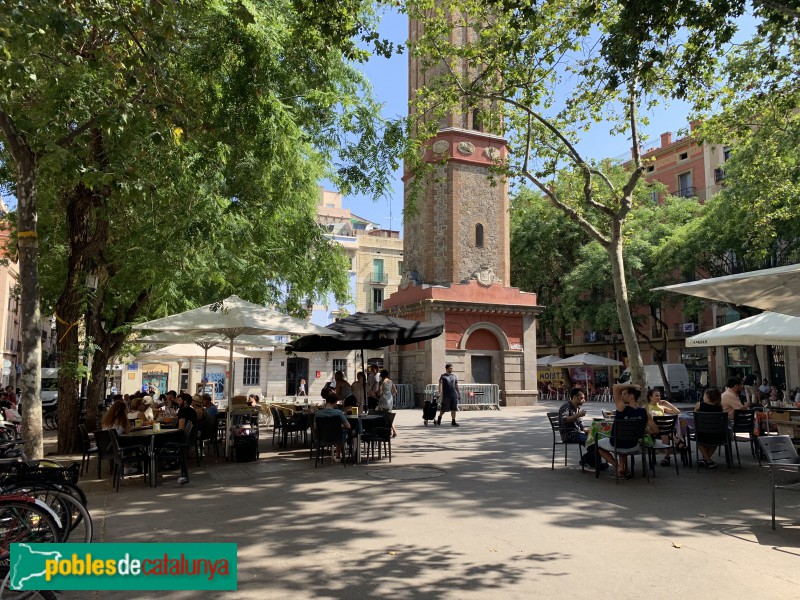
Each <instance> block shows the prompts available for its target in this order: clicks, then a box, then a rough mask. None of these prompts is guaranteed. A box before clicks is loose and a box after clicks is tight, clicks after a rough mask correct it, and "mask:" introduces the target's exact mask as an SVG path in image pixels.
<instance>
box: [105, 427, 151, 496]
mask: <svg viewBox="0 0 800 600" xmlns="http://www.w3.org/2000/svg"><path fill="white" fill-rule="evenodd" d="M108 432H109V433H110V434H111V448H112V453H113V460H114V479H113V484H114V488H115V489H116V491H117V492H119V484H120V481H121V480H122V478H123V477H124V476H125V466H126V465H139V469H140V470H141V471H142V473H144V474H145V481H147V471H148V464H149V463H150V456H149V454H148V448H147V446H145V445H144V444H138V443H136V444H134V443H128V442H127V440H126V443H125V444H120V440H119V435H117V431H116V429H109V430H108Z"/></svg>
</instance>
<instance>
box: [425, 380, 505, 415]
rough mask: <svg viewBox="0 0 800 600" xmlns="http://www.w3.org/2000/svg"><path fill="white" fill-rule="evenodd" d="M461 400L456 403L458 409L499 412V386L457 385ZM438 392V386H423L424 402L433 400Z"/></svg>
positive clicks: (432, 384)
mask: <svg viewBox="0 0 800 600" xmlns="http://www.w3.org/2000/svg"><path fill="white" fill-rule="evenodd" d="M458 389H459V390H461V399H460V400H459V401H458V405H459V407H460V408H462V409H465V408H479V409H481V410H483V409H487V408H493V409H495V410H500V386H499V385H496V384H488V383H459V384H458ZM438 391H439V386H438V384H435V383H430V384H428V385H426V386H425V400H433V397H434V395H435V394H436V393H437V392H438Z"/></svg>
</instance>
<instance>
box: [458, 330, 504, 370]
mask: <svg viewBox="0 0 800 600" xmlns="http://www.w3.org/2000/svg"><path fill="white" fill-rule="evenodd" d="M464 349H465V350H468V351H469V352H468V354H469V356H470V372H471V373H470V374H471V375H472V381H473V382H474V383H495V382H494V379H495V378H494V377H493V375H492V374H493V372H494V366H495V365H494V364H493V359H495V360H496V359H497V358H498V357H499V352H500V351H501V350H502V349H503V345H502V343H501V342H500V340H499V339H497V336H496V335H495V334H494V332H492V331H490V330H489V329H486V328H479V329H475V330H473V331H472V332H471V333H470V334H469V337H468V338H467V342H466V344H465V345H464Z"/></svg>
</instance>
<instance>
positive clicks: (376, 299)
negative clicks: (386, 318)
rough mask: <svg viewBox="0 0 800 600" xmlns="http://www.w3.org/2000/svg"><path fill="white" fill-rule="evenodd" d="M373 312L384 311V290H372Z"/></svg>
mask: <svg viewBox="0 0 800 600" xmlns="http://www.w3.org/2000/svg"><path fill="white" fill-rule="evenodd" d="M371 308H372V312H378V311H381V310H383V288H372V306H371Z"/></svg>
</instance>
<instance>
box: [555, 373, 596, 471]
mask: <svg viewBox="0 0 800 600" xmlns="http://www.w3.org/2000/svg"><path fill="white" fill-rule="evenodd" d="M584 402H586V394H584V393H583V390H581V389H580V388H577V387H576V388H572V391H571V392H570V394H569V400H568V401H567V402H565V403H564V404H562V405H561V408H559V409H558V429H559V432H560V433H561V441H563V442H568V443H579V444H580V445H581V446H585V445H586V437H587V432H586V428H585V427H584V426H583V423H582V422H581V418H582V417H585V416H586V411H585V410H583V409H582V408H581V406H582V405H583V403H584ZM582 460H583V463H584V464H586V465H589V466H590V467H592V468H594V466H595V462H594V452H587V453H586V454H585V455H584V456H583V459H582ZM600 468H601V469H603V470H605V469H607V468H608V463H605V462H603V463H601V465H600Z"/></svg>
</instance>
